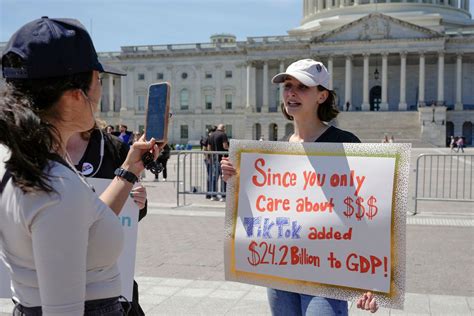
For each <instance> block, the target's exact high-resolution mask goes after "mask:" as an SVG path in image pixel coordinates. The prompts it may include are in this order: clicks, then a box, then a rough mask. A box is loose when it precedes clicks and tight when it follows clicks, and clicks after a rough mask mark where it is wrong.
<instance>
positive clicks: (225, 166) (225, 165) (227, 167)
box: [221, 157, 237, 182]
mask: <svg viewBox="0 0 474 316" xmlns="http://www.w3.org/2000/svg"><path fill="white" fill-rule="evenodd" d="M221 169H222V179H223V180H224V181H225V182H227V180H229V179H230V178H231V177H233V176H235V175H236V174H237V171H236V170H235V168H234V166H233V165H232V162H230V161H229V157H222V160H221Z"/></svg>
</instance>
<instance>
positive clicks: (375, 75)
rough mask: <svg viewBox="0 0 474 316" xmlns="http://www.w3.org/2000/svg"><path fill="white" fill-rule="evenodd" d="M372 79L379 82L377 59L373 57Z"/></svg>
mask: <svg viewBox="0 0 474 316" xmlns="http://www.w3.org/2000/svg"><path fill="white" fill-rule="evenodd" d="M374 79H375V80H379V70H378V69H377V57H375V71H374Z"/></svg>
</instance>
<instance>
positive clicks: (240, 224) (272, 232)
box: [225, 141, 410, 308]
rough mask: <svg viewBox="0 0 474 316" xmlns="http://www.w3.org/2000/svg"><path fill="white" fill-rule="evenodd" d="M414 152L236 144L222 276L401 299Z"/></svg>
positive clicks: (399, 147) (338, 294) (398, 302)
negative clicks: (224, 274)
mask: <svg viewBox="0 0 474 316" xmlns="http://www.w3.org/2000/svg"><path fill="white" fill-rule="evenodd" d="M409 149H410V146H409V145H407V144H393V145H392V144H317V143H314V144H307V143H304V144H300V143H298V144H296V143H287V142H285V143H283V142H258V141H257V142H255V141H232V142H231V146H230V157H231V158H230V159H231V161H232V162H233V163H234V165H235V166H236V169H237V172H238V174H237V176H236V177H234V179H233V181H231V182H230V184H229V185H230V187H228V190H227V191H228V192H227V196H228V200H227V201H228V202H227V211H226V252H225V256H226V279H228V280H233V281H241V282H246V283H252V284H258V285H263V286H268V287H273V288H279V289H283V290H288V291H293V292H298V293H305V294H310V295H319V296H325V297H332V298H338V299H345V300H353V299H356V298H357V297H359V296H360V295H361V294H362V293H364V292H366V291H368V290H370V291H372V292H375V293H377V294H378V295H379V296H381V297H382V298H383V299H381V300H380V304H381V305H382V306H390V307H398V308H400V307H401V306H403V294H404V275H405V265H404V262H405V259H404V252H405V245H404V235H405V223H404V219H405V212H406V195H407V186H406V187H405V186H403V185H401V184H402V183H403V184H406V185H407V184H408V163H409V159H408V158H409ZM405 171H406V172H405ZM402 256H403V258H402Z"/></svg>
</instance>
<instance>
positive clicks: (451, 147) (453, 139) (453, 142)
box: [449, 135, 456, 152]
mask: <svg viewBox="0 0 474 316" xmlns="http://www.w3.org/2000/svg"><path fill="white" fill-rule="evenodd" d="M455 145H456V139H455V138H454V136H453V135H451V140H450V141H449V148H450V149H451V152H453V151H454V146H455Z"/></svg>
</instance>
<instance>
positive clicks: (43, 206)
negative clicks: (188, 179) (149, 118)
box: [0, 17, 159, 316]
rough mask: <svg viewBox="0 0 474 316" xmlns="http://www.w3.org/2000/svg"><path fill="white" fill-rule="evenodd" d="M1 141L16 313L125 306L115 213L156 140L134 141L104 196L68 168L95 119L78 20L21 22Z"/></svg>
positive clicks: (77, 315) (6, 59)
mask: <svg viewBox="0 0 474 316" xmlns="http://www.w3.org/2000/svg"><path fill="white" fill-rule="evenodd" d="M2 70H3V76H4V77H5V78H6V81H7V82H6V85H5V86H4V87H3V88H2V91H1V92H0V144H4V145H6V146H7V147H8V149H9V151H10V154H11V157H10V158H9V159H8V160H7V161H6V162H5V165H6V173H5V174H4V175H3V178H2V181H1V184H0V192H1V193H0V257H1V258H2V259H3V260H4V261H5V262H6V264H7V266H8V267H9V270H10V276H11V279H12V290H13V300H14V302H15V304H16V306H15V309H14V312H13V314H14V315H27V316H29V315H64V316H66V315H68V316H82V315H104V314H107V315H109V316H116V315H117V316H118V315H123V314H124V313H125V312H124V310H123V308H122V305H121V304H120V302H119V300H118V298H119V296H120V294H121V281H120V273H119V271H118V268H117V259H118V257H119V255H120V253H121V251H122V246H123V230H122V226H121V224H120V222H119V221H118V220H117V216H116V214H119V213H120V211H121V209H122V207H123V205H124V203H125V201H126V200H127V198H128V195H129V193H130V190H131V189H132V186H133V184H134V183H135V182H136V181H137V177H138V175H139V174H140V173H141V171H142V170H143V169H144V166H143V163H142V160H141V158H142V155H143V154H144V153H146V152H152V153H154V154H155V156H157V154H158V151H159V150H158V148H157V147H156V145H155V140H151V141H150V142H145V141H144V140H143V139H141V140H140V142H137V143H135V144H133V146H131V148H130V152H129V153H128V155H127V157H126V159H125V161H124V162H123V164H122V165H121V168H117V170H116V171H115V175H116V176H115V177H114V179H113V180H112V183H111V184H110V186H109V187H108V188H107V189H106V190H105V191H104V193H103V194H102V195H101V196H100V198H99V196H97V194H96V193H95V192H94V189H93V188H92V187H91V186H89V185H88V183H87V181H86V180H85V178H83V177H82V176H81V175H80V174H79V173H78V172H77V171H76V170H75V168H74V165H73V163H72V162H71V159H70V157H69V155H68V154H67V151H66V144H67V142H68V140H69V138H70V137H71V135H73V134H74V133H77V132H83V131H87V130H90V129H91V128H92V127H93V126H94V122H95V120H94V112H95V111H96V110H97V107H98V103H99V101H100V98H101V92H102V88H101V78H100V73H102V72H109V73H115V74H117V75H122V74H121V73H119V72H116V71H114V70H111V69H106V68H104V66H102V65H101V64H100V62H99V60H98V58H97V53H96V51H95V49H94V46H93V43H92V40H91V38H90V36H89V34H88V33H87V31H86V30H85V28H84V26H83V25H82V24H81V23H79V22H78V21H77V20H72V19H49V18H48V17H42V18H41V19H38V20H35V21H32V22H30V23H28V24H26V25H24V26H23V27H22V28H20V29H19V30H18V31H17V32H16V33H15V34H14V35H13V36H12V38H11V39H10V41H9V42H8V44H7V45H6V47H5V49H4V51H3V56H2Z"/></svg>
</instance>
